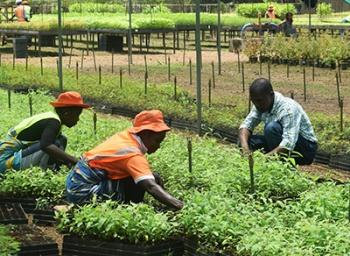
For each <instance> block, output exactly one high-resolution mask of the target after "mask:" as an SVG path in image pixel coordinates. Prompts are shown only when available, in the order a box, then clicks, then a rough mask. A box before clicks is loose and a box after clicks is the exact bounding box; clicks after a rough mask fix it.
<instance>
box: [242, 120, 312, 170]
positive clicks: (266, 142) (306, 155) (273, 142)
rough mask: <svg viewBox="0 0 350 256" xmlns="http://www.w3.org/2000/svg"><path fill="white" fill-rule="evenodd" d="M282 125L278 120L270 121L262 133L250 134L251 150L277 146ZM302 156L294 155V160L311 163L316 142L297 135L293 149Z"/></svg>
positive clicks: (281, 132)
mask: <svg viewBox="0 0 350 256" xmlns="http://www.w3.org/2000/svg"><path fill="white" fill-rule="evenodd" d="M282 134H283V127H282V125H281V124H280V123H279V122H270V123H267V124H266V125H265V128H264V135H252V136H250V138H249V142H248V143H249V148H250V149H251V150H257V149H264V151H265V152H270V151H271V150H273V149H275V148H276V147H278V145H279V144H280V143H281V141H282ZM293 151H296V152H298V153H300V154H301V155H302V156H295V157H294V159H295V162H296V163H297V164H299V165H307V164H311V163H312V162H313V160H314V158H315V155H316V151H317V142H312V141H309V140H307V139H305V138H304V137H303V136H301V135H299V137H298V140H297V143H296V144H295V147H294V150H293Z"/></svg>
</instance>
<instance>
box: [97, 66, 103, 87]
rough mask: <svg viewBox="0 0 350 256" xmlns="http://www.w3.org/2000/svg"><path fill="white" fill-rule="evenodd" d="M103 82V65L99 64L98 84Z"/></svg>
mask: <svg viewBox="0 0 350 256" xmlns="http://www.w3.org/2000/svg"><path fill="white" fill-rule="evenodd" d="M101 83H102V70H101V65H99V66H98V84H101Z"/></svg>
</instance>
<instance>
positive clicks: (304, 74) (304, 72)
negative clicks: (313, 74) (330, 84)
mask: <svg viewBox="0 0 350 256" xmlns="http://www.w3.org/2000/svg"><path fill="white" fill-rule="evenodd" d="M303 82H304V101H305V102H306V70H305V67H303Z"/></svg>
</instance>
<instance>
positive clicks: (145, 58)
mask: <svg viewBox="0 0 350 256" xmlns="http://www.w3.org/2000/svg"><path fill="white" fill-rule="evenodd" d="M143 59H144V61H145V72H148V65H147V56H146V54H145V55H143Z"/></svg>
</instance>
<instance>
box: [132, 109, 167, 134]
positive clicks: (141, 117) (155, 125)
mask: <svg viewBox="0 0 350 256" xmlns="http://www.w3.org/2000/svg"><path fill="white" fill-rule="evenodd" d="M132 123H133V127H132V128H130V129H129V132H131V133H138V132H141V131H143V130H151V131H154V132H163V131H169V130H170V128H169V126H167V125H166V123H165V122H164V117H163V113H162V112H161V111H160V110H144V111H142V112H140V113H138V114H137V115H136V116H135V118H134V120H133V122H132Z"/></svg>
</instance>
